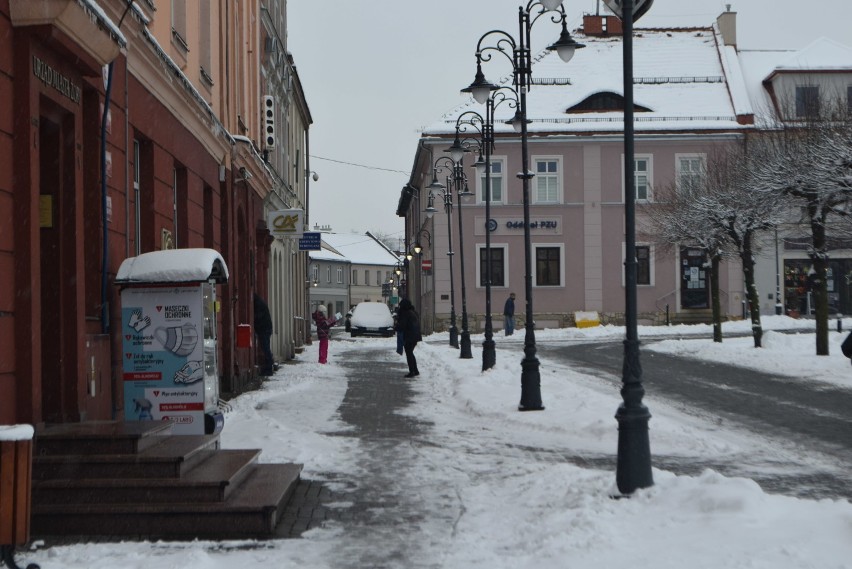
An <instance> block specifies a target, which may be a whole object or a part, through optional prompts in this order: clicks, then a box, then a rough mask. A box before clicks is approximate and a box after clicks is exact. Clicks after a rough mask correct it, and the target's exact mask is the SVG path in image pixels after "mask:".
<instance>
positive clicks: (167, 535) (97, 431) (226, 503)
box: [32, 422, 302, 540]
mask: <svg viewBox="0 0 852 569" xmlns="http://www.w3.org/2000/svg"><path fill="white" fill-rule="evenodd" d="M140 425H145V423H135V422H134V423H112V422H111V423H108V424H106V423H101V424H85V423H83V424H80V427H79V429H75V428H74V426H73V425H62V426H61V427H59V428H56V429H54V428H52V427H47V428H44V429H39V430H37V431H36V437H35V452H34V459H33V489H32V498H33V507H32V534H33V536H35V537H45V538H48V537H51V536H87V537H96V538H99V539H103V538H110V537H115V538H123V539H127V538H138V539H181V540H186V539H195V538H204V539H244V538H265V537H271V536H272V535H273V534H274V531H275V526H276V524H277V523H278V521H279V520H280V518H281V514H282V513H283V510H284V507H285V506H286V504H287V502H288V500H289V499H290V496H291V494H292V492H293V490H294V489H295V487H296V484H297V483H298V481H299V476H300V473H301V469H302V467H301V465H296V464H259V463H258V457H259V456H260V451H259V450H257V449H248V450H237V449H234V450H232V449H220V448H218V447H219V439H218V435H199V436H192V435H172V434H171V433H170V426H169V425H168V424H166V425H165V428H163V424H162V423H150V424H149V425H150V430H146V429H143V428H140ZM125 427H126V428H125ZM63 448H65V449H67V451H66V452H65V453H63V452H62V449H63ZM134 449H135V450H134Z"/></svg>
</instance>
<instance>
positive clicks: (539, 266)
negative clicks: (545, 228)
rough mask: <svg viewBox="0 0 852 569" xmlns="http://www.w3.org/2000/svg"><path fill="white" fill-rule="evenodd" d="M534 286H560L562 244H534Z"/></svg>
mask: <svg viewBox="0 0 852 569" xmlns="http://www.w3.org/2000/svg"><path fill="white" fill-rule="evenodd" d="M533 248H534V249H535V286H562V246H561V245H534V246H533Z"/></svg>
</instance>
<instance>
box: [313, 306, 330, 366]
mask: <svg viewBox="0 0 852 569" xmlns="http://www.w3.org/2000/svg"><path fill="white" fill-rule="evenodd" d="M313 317H314V321H315V322H316V323H317V338H318V339H319V363H321V364H324V363H328V337H329V336H330V335H331V334H330V329H331V327H332V326H334V323H335V320H334V319H333V318H332V319H329V318H328V309H327V308H326V307H325V306H323V305H320V306H319V308H317V311H316V312H314V314H313Z"/></svg>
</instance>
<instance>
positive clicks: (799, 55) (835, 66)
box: [775, 37, 852, 72]
mask: <svg viewBox="0 0 852 569" xmlns="http://www.w3.org/2000/svg"><path fill="white" fill-rule="evenodd" d="M788 53H789V52H788ZM781 71H852V48H850V47H847V46H845V45H843V44H841V43H838V42H836V41H834V40H830V39H828V38H824V37H822V38H818V39H816V40H814V41H813V42H812V43H811V44H810V45H808V46H807V47H805V48H804V49H801V50H799V51H796V52H793V54H792V55H788V57H786V58H785V59H784V60H783V61H782V62H781V63H780V64H779V65H778V67H776V68H775V72H781Z"/></svg>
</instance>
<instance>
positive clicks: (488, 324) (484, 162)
mask: <svg viewBox="0 0 852 569" xmlns="http://www.w3.org/2000/svg"><path fill="white" fill-rule="evenodd" d="M506 91H508V92H510V93H511V94H512V96H511V97H510V96H508V95H507V94H506ZM462 92H469V89H462ZM515 95H516V93H515V91H514V89H508V88H503V87H500V88H498V89H497V90H495V91H493V92H492V93H491V94H490V95H489V96H488V99H487V100H486V101H485V116H484V117H483V116H482V115H480V114H479V113H477V112H476V111H465V112H464V113H462V114H461V115H459V117H458V119H456V132H459V130H461V131H462V132H464V131H465V125H470V126H471V127H472V128H474V129H476V130H477V131H478V132H479V135H480V140H479V145H478V146H479V157H478V158H477V160H476V162H475V163H474V165H473V166H474V168H476V173H477V175H478V176H479V178H480V179H481V180H483V188H484V190H485V195H484V196H483V197H484V201H485V228H484V229H485V266H486V269H485V271H484V272H482V280H483V281H484V283H485V340H484V341H483V342H482V371H485V370H488V369H491V368H493V367H494V366H495V365H496V363H497V351H496V349H495V348H496V345H495V342H494V324H493V319H492V317H491V286H492V285H493V284H494V283H493V281H492V278H493V276H494V275H493V272H492V271H493V267H492V264H491V232H492V231H493V230H494V228H493V227H492V226H491V154H492V152H493V151H494V109H496V108H497V107H498V106H499V105H500V104H501V103H503V102H506V101H508V104H509V105H510V106H511V107H513V108H517V106H518V100H517V98H516V97H515ZM453 146H455V143H454V144H453ZM452 148H453V147H451V150H452ZM456 155H458V151H456V154H455V155H453V157H454V158H455V157H456Z"/></svg>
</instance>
